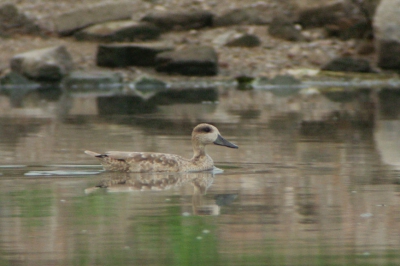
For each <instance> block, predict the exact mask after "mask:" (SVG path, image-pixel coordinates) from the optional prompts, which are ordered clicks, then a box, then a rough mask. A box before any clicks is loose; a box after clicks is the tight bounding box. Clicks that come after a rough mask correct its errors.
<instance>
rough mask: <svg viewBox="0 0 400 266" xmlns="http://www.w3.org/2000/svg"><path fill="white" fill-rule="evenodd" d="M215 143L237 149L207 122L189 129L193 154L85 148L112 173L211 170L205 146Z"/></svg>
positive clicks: (211, 161)
mask: <svg viewBox="0 0 400 266" xmlns="http://www.w3.org/2000/svg"><path fill="white" fill-rule="evenodd" d="M209 144H215V145H220V146H225V147H228V148H233V149H238V146H236V145H235V144H233V143H231V142H229V141H228V140H226V139H225V138H223V137H222V135H221V133H220V132H219V130H218V129H217V128H216V127H215V126H213V125H211V124H207V123H201V124H199V125H197V126H196V127H195V128H194V129H193V131H192V147H193V157H192V158H191V159H187V158H184V157H181V156H180V155H175V154H169V153H153V152H127V151H108V152H105V153H97V152H93V151H89V150H86V151H85V153H86V154H88V155H90V156H92V157H95V158H96V159H98V160H99V161H100V163H101V164H102V165H103V168H104V170H106V171H115V172H132V173H143V172H199V171H207V170H212V169H214V161H213V159H212V158H211V157H210V155H208V154H207V152H206V146H207V145H209Z"/></svg>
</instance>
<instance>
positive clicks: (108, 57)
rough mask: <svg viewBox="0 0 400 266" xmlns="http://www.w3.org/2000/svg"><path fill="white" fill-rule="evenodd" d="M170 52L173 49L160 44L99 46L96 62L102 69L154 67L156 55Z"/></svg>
mask: <svg viewBox="0 0 400 266" xmlns="http://www.w3.org/2000/svg"><path fill="white" fill-rule="evenodd" d="M171 50H173V47H171V46H168V45H165V44H162V43H142V44H132V43H119V44H100V45H99V46H98V49H97V56H96V61H97V65H98V66H103V67H126V66H155V65H156V55H157V54H159V53H162V52H166V51H171Z"/></svg>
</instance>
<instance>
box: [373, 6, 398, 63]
mask: <svg viewBox="0 0 400 266" xmlns="http://www.w3.org/2000/svg"><path fill="white" fill-rule="evenodd" d="M399 7H400V0H382V1H381V3H380V4H379V6H378V8H377V10H376V14H375V19H374V33H375V34H374V35H375V40H376V47H377V53H378V66H379V67H381V68H384V69H397V70H400V8H399Z"/></svg>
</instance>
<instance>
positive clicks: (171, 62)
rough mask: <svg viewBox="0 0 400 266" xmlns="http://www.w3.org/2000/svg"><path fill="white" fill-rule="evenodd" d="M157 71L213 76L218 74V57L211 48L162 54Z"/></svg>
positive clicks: (193, 48)
mask: <svg viewBox="0 0 400 266" xmlns="http://www.w3.org/2000/svg"><path fill="white" fill-rule="evenodd" d="M156 63H157V66H156V70H157V71H159V72H166V73H175V74H181V75H187V76H213V75H216V74H217V73H218V55H217V53H216V52H215V50H214V49H213V48H212V47H209V46H190V47H187V48H185V49H182V50H180V51H172V52H164V53H160V54H158V55H157V57H156Z"/></svg>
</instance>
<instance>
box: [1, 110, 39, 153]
mask: <svg viewBox="0 0 400 266" xmlns="http://www.w3.org/2000/svg"><path fill="white" fill-rule="evenodd" d="M45 123H46V121H43V120H42V121H41V120H37V121H31V120H30V121H26V120H25V119H22V120H21V121H19V120H17V119H16V118H4V117H2V118H0V125H1V126H0V143H5V144H7V145H10V146H13V147H14V146H15V144H16V143H18V142H19V139H20V138H23V137H25V136H27V135H29V134H31V135H32V134H35V133H37V132H38V131H39V130H40V128H41V127H42V125H43V124H45Z"/></svg>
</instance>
